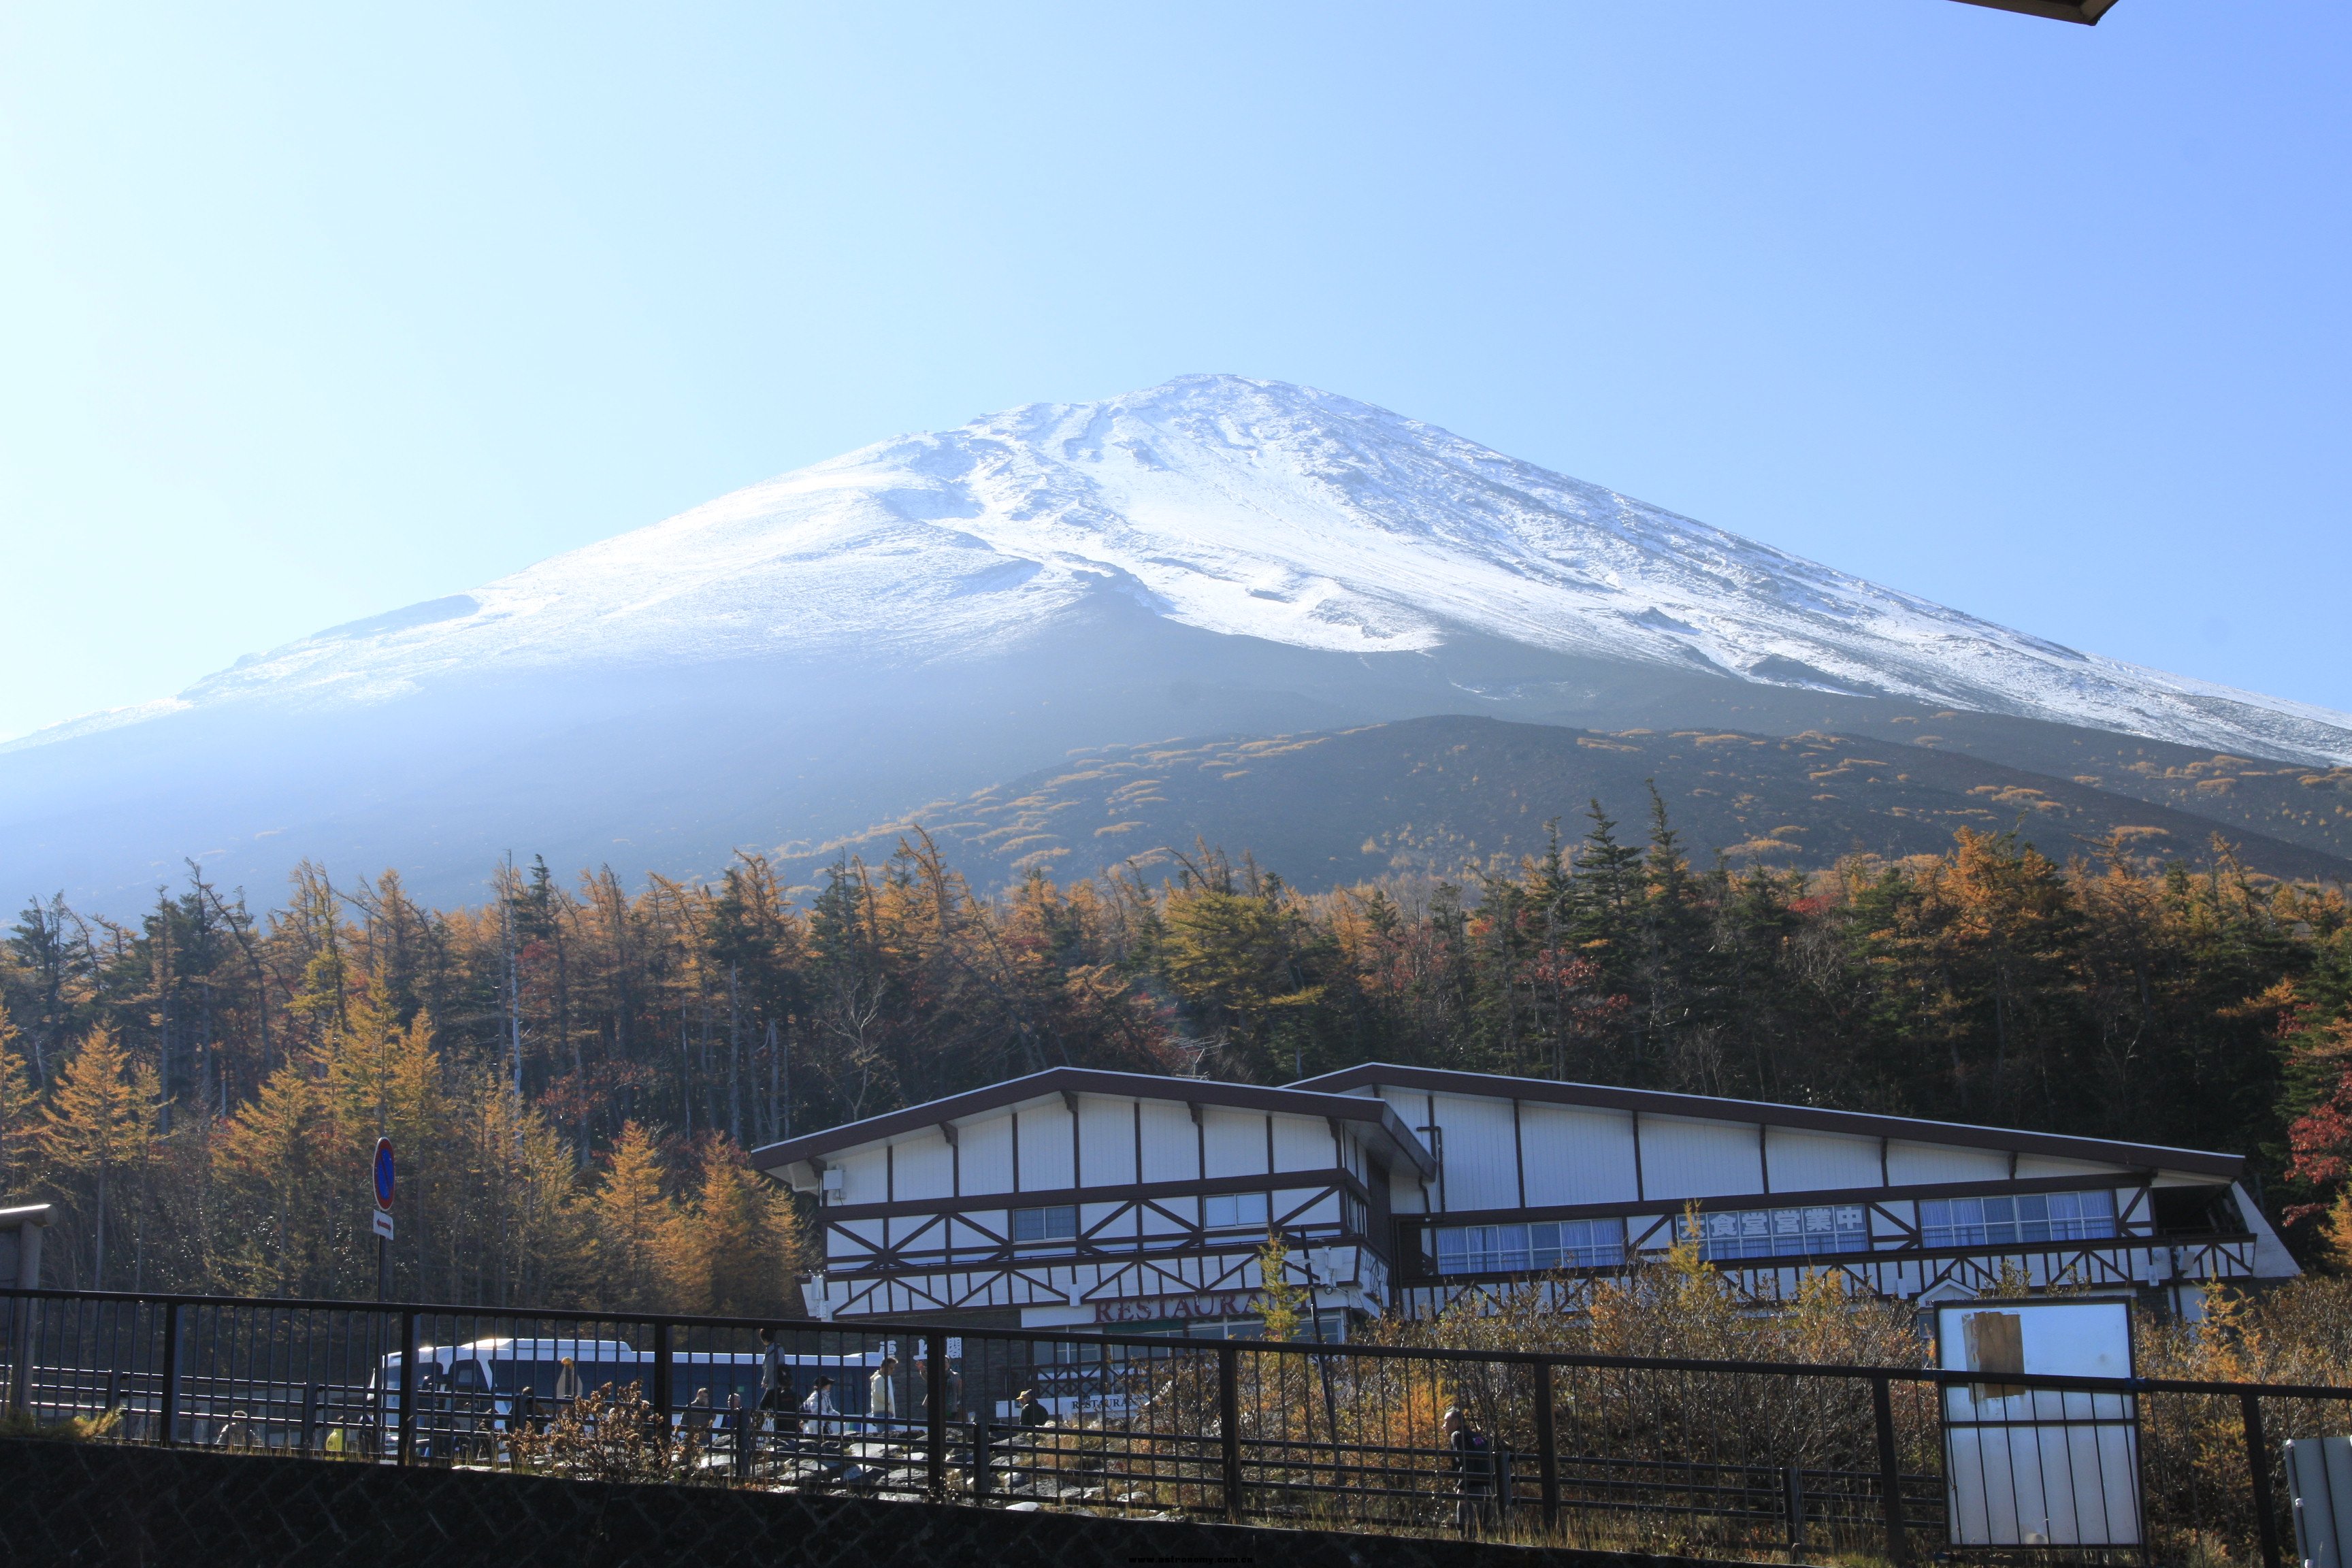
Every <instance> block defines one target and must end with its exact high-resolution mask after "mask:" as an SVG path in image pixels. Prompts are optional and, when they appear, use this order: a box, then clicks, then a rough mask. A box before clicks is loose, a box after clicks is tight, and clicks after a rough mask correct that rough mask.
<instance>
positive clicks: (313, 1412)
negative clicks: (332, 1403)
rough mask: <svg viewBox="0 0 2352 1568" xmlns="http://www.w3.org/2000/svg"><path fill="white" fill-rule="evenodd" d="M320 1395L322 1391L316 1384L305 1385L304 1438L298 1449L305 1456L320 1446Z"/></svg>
mask: <svg viewBox="0 0 2352 1568" xmlns="http://www.w3.org/2000/svg"><path fill="white" fill-rule="evenodd" d="M320 1393H321V1390H320V1387H319V1385H318V1384H315V1383H313V1384H307V1385H305V1386H304V1388H303V1390H302V1438H301V1441H300V1443H299V1445H297V1447H298V1448H299V1451H300V1452H302V1453H305V1454H307V1453H309V1452H310V1450H311V1449H312V1448H313V1447H316V1446H317V1444H318V1440H319V1396H320Z"/></svg>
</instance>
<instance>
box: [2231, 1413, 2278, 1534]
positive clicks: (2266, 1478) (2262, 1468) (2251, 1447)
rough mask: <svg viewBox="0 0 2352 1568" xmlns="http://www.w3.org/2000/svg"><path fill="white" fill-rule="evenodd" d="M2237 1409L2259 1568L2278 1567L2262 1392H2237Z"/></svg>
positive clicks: (2275, 1505)
mask: <svg viewBox="0 0 2352 1568" xmlns="http://www.w3.org/2000/svg"><path fill="white" fill-rule="evenodd" d="M2238 1412H2239V1414H2240V1415H2243V1416H2244V1417H2245V1422H2246V1472H2247V1475H2248V1477H2249V1478H2250V1479H2252V1482H2253V1486H2254V1539H2255V1540H2257V1541H2258V1542H2261V1543H2262V1549H2263V1568H2280V1564H2279V1558H2280V1551H2279V1528H2278V1500H2277V1499H2276V1498H2275V1497H2274V1496H2273V1494H2272V1492H2271V1456H2270V1445H2269V1443H2268V1442H2266V1441H2265V1440H2264V1439H2263V1401H2262V1396H2261V1395H2259V1394H2255V1393H2254V1392H2253V1391H2252V1390H2251V1389H2249V1390H2247V1391H2245V1392H2244V1393H2242V1394H2239V1395H2238Z"/></svg>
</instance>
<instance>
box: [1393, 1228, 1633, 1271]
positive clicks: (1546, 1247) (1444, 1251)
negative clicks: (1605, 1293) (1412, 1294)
mask: <svg viewBox="0 0 2352 1568" xmlns="http://www.w3.org/2000/svg"><path fill="white" fill-rule="evenodd" d="M1429 1234H1430V1235H1431V1236H1433V1237H1435V1238H1436V1268H1437V1272H1439V1273H1440V1274H1525V1273H1528V1272H1535V1271H1541V1270H1544V1269H1548V1268H1615V1267H1616V1266H1617V1265H1619V1264H1621V1263H1622V1262H1624V1261H1625V1222H1624V1221H1623V1220H1622V1219H1563V1220H1539V1221H1537V1222H1536V1223H1534V1224H1532V1225H1446V1226H1434V1227H1433V1228H1432V1229H1431V1230H1430V1232H1429Z"/></svg>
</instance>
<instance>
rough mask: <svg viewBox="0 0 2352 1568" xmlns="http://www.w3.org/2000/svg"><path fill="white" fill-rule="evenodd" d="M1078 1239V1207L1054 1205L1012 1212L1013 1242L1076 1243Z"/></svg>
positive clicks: (1074, 1205)
mask: <svg viewBox="0 0 2352 1568" xmlns="http://www.w3.org/2000/svg"><path fill="white" fill-rule="evenodd" d="M1077 1238H1078V1205H1076V1204H1054V1205H1049V1206H1047V1207H1045V1208H1041V1209H1014V1210H1013V1240H1014V1241H1076V1240H1077Z"/></svg>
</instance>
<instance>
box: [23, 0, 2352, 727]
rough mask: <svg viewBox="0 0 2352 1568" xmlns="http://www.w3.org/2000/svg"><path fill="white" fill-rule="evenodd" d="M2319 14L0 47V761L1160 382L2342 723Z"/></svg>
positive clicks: (730, 24)
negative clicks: (810, 467)
mask: <svg viewBox="0 0 2352 1568" xmlns="http://www.w3.org/2000/svg"><path fill="white" fill-rule="evenodd" d="M2347 65H2352V6H2347V5H2343V4H2342V3H2341V0H2332V3H2331V0H2263V3H2262V4H2259V5H2254V4H2245V3H2242V0H2240V3H2230V4H2215V3H2213V0H2122V4H2121V5H2118V6H2117V7H2116V10H2115V12H2114V13H2113V14H2112V15H2111V16H2109V18H2108V19H2107V21H2106V22H2105V24H2103V25H2102V26H2099V27H2097V28H2096V29H2091V28H2084V27H2076V26H2064V25H2062V24H2057V23H2048V22H2041V21H2036V20H2032V19H2030V18H2026V17H2021V16H2009V15H2004V14H2001V13H1998V12H1992V11H1985V10H1979V9H1976V8H1974V7H1971V6H1965V5H1954V4H1950V3H1948V0H1675V3H1673V4H1666V3H1664V0H1654V3H1647V4H1629V3H1627V0H1606V3H1601V0H1590V3H1587V0H1573V3H1571V0H1551V3H1549V4H1539V5H1444V6H1437V5H1413V6H1395V5H1370V4H1362V3H1350V4H1346V5H1307V4H1297V3H1289V0H1286V3H1285V4H1281V5H1265V4H1262V3H1260V4H1250V5H1215V4H1206V3H1202V0H1192V3H1190V4H1186V5H1160V6H1153V7H1136V6H1105V5H991V6H977V5H938V6H912V5H860V6H840V5H825V6H822V7H819V6H790V5H740V6H729V5H701V6H662V7H652V6H646V7H636V8H627V9H624V8H619V7H598V6H593V5H578V4H566V5H545V6H538V7H533V6H530V5H520V4H513V5H484V6H480V7H478V8H474V9H469V10H460V9H452V8H447V7H442V6H437V5H400V6H388V5H387V6H342V5H332V6H319V5H303V6H292V5H288V6H283V7H278V8H275V9H271V8H268V7H264V6H259V5H252V6H231V7H219V6H200V7H189V6H184V5H183V6H161V5H156V6H133V5H122V6H105V7H99V6H77V5H37V4H34V3H32V0H19V3H17V4H13V5H7V6H5V9H0V217H5V243H0V635H5V637H6V641H7V646H8V647H9V650H10V651H9V656H8V658H7V666H6V668H7V669H8V672H9V676H8V679H5V681H0V734H8V733H14V732H17V731H24V730H26V729H29V728H31V727H33V726H36V725H37V724H41V723H46V722H49V721H55V720H58V719H62V718H65V717H67V716H68V715H70V714H73V713H76V712H80V711H84V710H89V709H92V708H98V707H104V706H111V705H115V704H120V703H125V702H131V701H137V700H143V699H146V698H150V697H154V696H159V695H162V694H164V693H167V692H169V691H171V690H173V689H176V688H178V687H180V686H182V685H184V684H185V683H186V682H187V681H189V680H190V679H194V678H195V677H196V676H198V675H200V674H202V673H204V672H205V671H206V670H209V669H212V668H217V667H219V666H221V665H223V664H226V662H228V661H229V660H230V659H232V658H235V657H236V655H238V654H239V653H242V652H245V651H247V650H250V649H256V648H260V647H268V646H270V645H273V644H275V643H278V642H282V641H284V640H286V639H288V638H289V637H298V636H299V635H301V634H303V633H305V632H307V631H310V630H313V629H315V628H317V627H320V626H327V625H330V624H332V623H334V622H338V621H342V620H347V619H351V618H352V617H355V616H362V615H366V614H371V613H373V612H375V611H378V610H382V609H385V608H389V607H391V606H394V605H401V604H404V603H407V602H410V601H413V600H416V599H422V598H427V597H431V596H435V595H442V594H447V593H452V592H455V591H457V590H460V589H463V588H465V587H467V586H469V585H471V584H475V583H478V582H480V581H483V580H485V579H488V578H489V577H492V576H496V575H498V574H501V573H504V572H508V571H510V570H512V569H514V568H516V567H519V566H521V565H523V564H525V563H529V562H530V561H532V560H535V559H537V558H539V557H541V556H543V555H546V554H548V553H551V552H554V551H557V550H561V549H564V548H567V547H569V546H572V545H575V544H580V543H583V542H588V541H590V540H593V539H597V538H601V537H603V536H605V535H608V534H611V533H614V532H617V531H622V530H624V529H628V528H632V527H635V526H637V525H640V524H643V523H646V522H650V521H656V519H659V518H661V517H663V516H666V515H667V514H669V513H672V512H675V511H677V510H681V509H683V508H685V507H688V506H690V505H692V504H694V503H695V502H698V501H700V500H706V499H708V498H709V497H710V496H713V495H716V494H719V493H720V492H722V491H724V490H727V489H731V488H733V487H735V486H738V485H741V484H743V483H746V482H748V481H750V480H753V479H760V478H761V477H763V476H766V475H769V474H772V473H775V472H779V471H782V470H783V469H787V468H793V467H796V466H798V465H800V464H803V463H805V462H809V461H813V460H814V459H817V458H824V457H828V456H831V455H832V454H834V453H835V452H838V451H842V450H845V449H847V448H849V447H856V446H859V445H863V444H865V443H866V442H868V441H872V440H876V439H878V438H880V437H886V436H888V435H892V434H895V433H897V432H899V431H904V430H911V429H923V428H930V427H936V426H942V425H949V424H954V423H960V422H961V421H962V420H964V419H967V418H970V417H971V416H974V415H976V414H980V413H982V412H985V411H989V410H993V409H996V408H999V407H1003V406H1006V405H1013V404H1018V403H1025V402H1033V401H1039V400H1069V399H1081V398H1090V397H1097V396H1102V395H1109V394H1113V393H1118V392H1121V391H1125V390H1128V389H1130V388H1133V387H1137V386H1141V385H1146V384H1152V383H1155V382H1158V381H1161V380H1164V379H1166V378H1167V377H1168V376H1171V375H1173V374H1180V373H1182V372H1187V371H1233V372H1237V373H1240V374H1248V375H1260V376H1272V377H1278V378H1281V379H1285V380H1291V381H1299V382H1306V383H1309V384H1315V385H1319V386H1323V387H1328V388H1330V389H1332V390H1334V391H1339V392H1343V393H1347V394H1349V395H1354V396H1357V397H1361V398H1366V399H1369V400H1370V401H1372V402H1376V403H1380V404H1383V405H1387V406H1389V407H1391V408H1395V409H1398V410H1400V411H1402V412H1404V413H1407V414H1412V415H1414V416H1420V417H1423V418H1426V419H1430V420H1433V421H1435V422H1437V423H1439V424H1442V425H1444V426H1449V427H1451V428H1453V429H1454V430H1456V431H1459V432H1461V433H1462V434H1464V435H1465V436H1469V437H1475V438H1476V439H1479V440H1482V441H1485V442H1486V443H1488V444H1490V445H1493V446H1495V447H1501V448H1502V449H1504V450H1505V451H1507V452H1510V453H1513V454H1514V455H1517V456H1519V457H1523V458H1530V459H1532V460H1535V461H1538V462H1540V463H1543V464H1546V465H1548V466H1550V467H1553V468H1559V469H1562V470H1565V471H1566V472H1569V473H1571V474H1575V475H1577V476H1580V477H1581V478H1584V479H1591V480H1593V481H1596V482H1599V483H1602V484H1607V485H1612V486H1614V487H1616V488H1618V489H1622V490H1625V491H1627V492H1629V493H1632V494H1633V495H1637V496H1640V497H1643V498H1644V499H1646V500H1652V501H1654V502H1657V503H1659V504H1661V505H1664V506H1668V507H1672V508H1674V509H1675V510H1681V511H1684V512H1687V513H1689V514H1691V515H1693V516H1696V517H1699V518H1702V519H1705V520H1706V521H1710V522H1714V523H1717V524H1719V525H1722V526H1724V527H1727V528H1731V529H1734V530H1738V531H1741V532H1745V533H1748V534H1751V535H1754V536H1756V537H1758V538H1760V539H1764V540H1767V541H1769V542H1773V543H1776V544H1779V545H1781V546H1783V547H1786V548H1789V549H1792V550H1795V551H1798V552H1802V553H1804V554H1808V555H1811V556H1814V557H1816V558H1818V559H1821V560H1823V561H1826V562H1829V563H1832V564H1834V565H1838V566H1841V567H1843V568H1846V569H1848V570H1851V571H1854V572H1858V573H1861V574H1864V575H1866V576H1870V577H1873V578H1875V579H1877V580H1879V581H1881V582H1885V583H1888V584H1894V585H1895V586H1898V587H1902V588H1906V589H1909V590H1912V591H1914V592H1916V593H1920V594H1924V595H1929V596H1931V597H1934V598H1937V599H1939V600H1943V601H1945V602H1947V603H1949V604H1952V605H1958V606H1959V607H1961V608H1964V609H1967V610H1970V611H1973V612H1976V613H1978V614H1980V615H1985V616H1991V617H1993V618H1995V619H1997V620H2000V621H2004V622H2007V623H2010V624H2011V625H2015V626H2022V627H2025V628H2028V629H2031V630H2032V631H2035V632H2038V633H2041V634H2043V635H2045V636H2050V637H2057V638H2059V639H2061V640H2063V641H2066V642H2069V643H2073V644H2074V645H2076V646H2079V647H2086V648H2092V649H2095V650H2098V651H2100V652H2104V653H2108V654H2113V655H2116V656H2118V657H2122V658H2132V659H2137V660H2140V661H2143V662H2146V663H2150V664H2154V665H2158V666H2161V667H2165V668H2172V669H2178V670H2183V671H2187V672H2190V673H2194V674H2198V675H2201V676H2205V677H2208V678H2211V679H2221V680H2225V681H2230V682H2232V683H2235V684H2239V685H2242V686H2247V687H2252V688H2255V689H2263V690H2268V691H2273V692H2276V693H2280V694H2282V695H2286V696H2293V697H2298V698H2302V699H2305V700H2313V701H2318V702H2322V703H2326V704H2329V705H2332V706H2336V707H2339V708H2347V709H2352V658H2347V595H2346V589H2347V585H2352V526H2347V431H2352V419H2347V415H2352V393H2347V374H2348V373H2347V366H2352V354H2347V348H2352V343H2347V279H2352V266H2347V262H2352V257H2347V226H2352V216H2347V215H2352V204H2347V174H2346V171H2347V153H2352V134H2347V132H2348V131H2352V91H2347Z"/></svg>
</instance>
